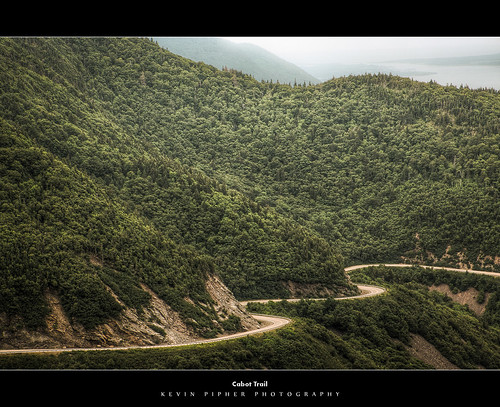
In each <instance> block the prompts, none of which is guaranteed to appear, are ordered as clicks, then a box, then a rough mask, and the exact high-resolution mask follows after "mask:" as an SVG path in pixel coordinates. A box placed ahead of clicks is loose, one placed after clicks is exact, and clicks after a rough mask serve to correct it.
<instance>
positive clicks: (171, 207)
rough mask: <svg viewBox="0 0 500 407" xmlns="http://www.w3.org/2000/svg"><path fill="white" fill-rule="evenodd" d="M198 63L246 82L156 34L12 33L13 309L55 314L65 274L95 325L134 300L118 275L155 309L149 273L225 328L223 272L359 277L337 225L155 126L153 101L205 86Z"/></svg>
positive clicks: (240, 285) (258, 284) (0, 305)
mask: <svg viewBox="0 0 500 407" xmlns="http://www.w3.org/2000/svg"><path fill="white" fill-rule="evenodd" d="M118 55H119V56H118ZM103 63H104V65H102V64H103ZM108 63H111V64H112V65H113V67H110V66H108ZM193 69H194V70H193ZM198 69H199V70H200V72H202V73H201V75H203V76H204V78H205V79H207V80H208V81H211V80H212V77H213V80H214V84H215V83H218V81H220V83H219V85H220V86H222V87H224V86H227V84H228V83H231V78H227V77H226V76H225V75H226V74H219V73H217V74H216V72H217V71H216V70H214V69H212V68H210V67H207V66H201V65H196V64H194V65H193V64H192V63H190V62H189V61H187V60H185V59H183V58H179V57H177V56H174V55H172V54H170V53H168V52H166V51H163V50H161V49H160V48H159V47H157V46H154V45H153V44H152V43H150V42H149V41H147V40H143V39H127V40H119V39H102V40H99V39H78V38H74V39H62V38H53V39H41V38H26V39H23V38H17V39H10V38H3V39H2V40H1V41H0V91H1V92H0V94H1V97H0V111H1V114H0V129H1V132H0V185H1V188H0V198H1V201H0V202H1V207H0V216H1V225H2V229H1V236H0V237H1V239H0V244H1V253H2V256H1V258H0V262H1V263H0V264H1V274H0V312H5V313H6V314H7V316H8V317H9V318H10V317H14V316H16V315H19V316H22V317H23V319H24V321H25V323H26V324H28V325H29V326H30V327H38V326H44V324H45V321H44V317H45V316H46V315H47V312H48V308H47V307H46V305H45V299H44V296H45V293H46V292H48V291H49V290H53V291H54V292H55V293H56V294H58V295H59V296H60V298H61V301H62V304H63V307H64V310H65V311H66V313H67V315H68V316H69V317H70V318H72V319H73V320H74V321H76V322H79V323H81V324H83V325H84V326H85V327H87V328H91V327H94V326H95V325H97V324H100V323H102V322H105V321H106V319H107V318H110V317H115V316H116V315H117V314H118V313H119V312H120V310H121V306H120V305H119V304H118V302H117V301H116V300H115V299H114V298H113V296H112V294H111V293H110V291H109V289H111V290H112V291H113V293H114V294H115V295H116V296H117V297H118V300H119V301H121V302H122V303H123V304H124V305H125V306H128V307H132V308H135V309H137V311H138V312H141V310H142V309H143V307H144V306H146V305H147V304H148V303H149V294H147V293H146V292H145V291H144V290H143V289H142V287H141V284H144V285H146V286H147V287H149V288H151V289H152V290H153V291H154V292H155V293H157V294H158V295H159V296H160V298H162V299H164V300H165V301H166V302H167V303H168V304H169V305H171V306H172V307H173V308H174V309H175V310H177V311H179V312H180V313H181V316H183V317H184V319H185V321H186V322H187V323H188V324H191V325H192V326H194V327H195V328H196V329H197V330H198V331H199V332H200V333H201V334H202V335H204V336H208V337H210V336H214V335H215V334H217V333H218V332H220V328H219V327H218V325H217V323H214V322H213V321H214V320H217V315H216V313H215V311H214V310H213V309H212V308H211V305H210V304H211V303H212V300H211V298H210V296H209V295H208V293H207V291H206V289H205V281H206V278H207V275H208V274H219V275H220V276H221V277H222V278H223V280H224V281H225V282H226V284H227V285H228V286H229V287H230V288H231V289H233V290H234V292H235V293H236V294H237V295H238V296H239V297H260V296H273V295H275V294H276V293H279V295H284V296H287V295H289V293H288V291H287V290H286V289H285V288H284V286H283V282H285V281H296V282H300V283H302V282H305V283H319V284H320V285H323V286H325V287H328V288H330V289H332V290H336V289H338V288H339V287H347V286H348V283H347V282H346V280H345V277H344V275H343V272H342V260H341V257H340V256H339V255H338V254H337V253H336V252H335V251H334V250H333V249H332V247H331V246H330V245H329V244H328V243H327V242H326V241H325V240H324V239H322V238H320V237H318V236H317V235H315V234H314V233H312V232H310V231H308V230H306V229H304V228H303V227H300V226H297V225H296V224H294V222H292V221H288V220H286V219H284V218H283V217H281V216H279V215H277V214H276V213H275V212H274V211H272V210H270V209H268V208H265V207H262V206H261V205H259V204H257V203H256V202H254V201H252V200H251V199H249V198H247V197H245V196H243V195H242V194H241V193H238V192H236V191H234V190H230V189H229V188H227V186H226V185H225V184H224V183H222V182H218V181H215V180H214V179H212V178H209V177H207V176H206V175H205V174H203V173H202V172H200V171H198V170H195V169H194V168H190V167H186V166H185V165H182V164H179V162H178V161H176V160H173V159H172V158H171V157H173V156H174V155H173V154H170V153H169V152H168V151H165V150H162V149H159V148H158V145H157V144H158V143H153V142H152V141H151V140H150V139H149V138H148V137H147V136H146V135H145V134H144V132H145V131H146V132H147V129H146V128H145V127H143V125H146V126H147V127H149V124H147V123H146V122H144V120H143V119H141V118H140V115H141V114H142V113H140V112H141V111H142V109H146V110H148V109H150V108H151V106H150V105H149V104H150V103H154V104H157V103H159V105H160V106H161V105H163V104H167V105H168V104H170V102H169V101H168V100H169V99H170V97H171V93H172V92H173V93H175V95H176V98H180V99H179V100H182V99H183V98H186V99H190V98H191V96H192V95H191V90H190V86H191V80H192V79H193V78H194V77H193V75H194V72H195V71H196V72H197V70H198ZM153 72H155V75H153ZM156 73H158V75H159V76H157V75H156ZM186 76H187V77H186ZM175 78H177V79H175ZM199 79H200V80H201V77H200V78H199ZM247 80H248V84H249V85H250V86H251V87H254V86H259V85H258V84H256V83H255V81H253V80H251V79H250V78H246V79H245V80H244V81H247ZM174 84H175V85H174ZM151 85H154V86H153V88H154V89H155V92H154V93H151V91H150V90H148V89H150V86H151ZM143 113H144V114H145V113H146V111H143ZM138 115H139V116H138ZM172 119H173V117H168V116H164V118H163V119H162V120H160V121H164V120H172ZM175 120H177V118H176V119H175ZM235 120H236V118H235ZM189 122H190V120H187V121H186V124H187V125H188V123H189ZM165 129H166V128H165ZM151 130H153V129H151ZM157 136H158V137H160V138H165V137H166V134H165V132H164V131H163V130H162V131H160V132H159V133H158V134H157ZM186 299H189V300H191V301H192V302H191V301H187V300H186ZM225 324H226V325H227V327H228V329H230V330H233V329H236V328H237V327H238V324H237V323H236V321H234V320H233V319H229V320H228V321H226V322H225Z"/></svg>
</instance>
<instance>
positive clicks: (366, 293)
mask: <svg viewBox="0 0 500 407" xmlns="http://www.w3.org/2000/svg"><path fill="white" fill-rule="evenodd" d="M373 266H387V267H412V265H411V264H362V265H356V266H350V267H346V268H345V271H346V272H349V271H352V270H357V269H361V268H367V267H373ZM420 267H425V268H431V269H436V270H438V269H442V270H451V271H458V272H463V273H465V272H469V273H477V274H484V275H489V276H493V277H500V273H494V272H489V271H479V270H469V269H456V268H451V267H433V266H420ZM358 288H359V289H360V290H361V294H360V295H356V296H352V297H339V298H336V300H354V299H359V298H365V297H372V296H374V295H379V294H382V293H383V292H384V291H385V289H384V288H382V287H377V286H373V285H358ZM281 300H282V299H274V300H273V299H271V300H252V301H242V304H243V305H246V304H248V303H249V302H261V303H265V302H268V301H281ZM300 300H301V299H300V298H294V299H287V301H300ZM315 300H324V298H315ZM252 316H253V317H254V318H255V319H257V320H258V321H259V322H260V323H261V325H262V326H261V327H260V328H258V329H254V330H251V331H246V332H238V333H235V334H231V335H225V336H221V337H218V338H213V339H201V340H196V341H192V342H188V343H182V344H170V345H168V344H163V345H150V346H127V347H118V346H117V347H113V348H102V347H101V348H59V349H6V350H0V354H6V353H42V352H43V353H60V352H70V351H90V350H93V351H96V350H129V349H154V348H173V347H179V346H188V345H196V344H203V343H211V342H219V341H227V340H230V339H235V338H241V337H243V336H248V335H256V334H259V333H262V332H266V331H271V330H275V329H278V328H281V327H283V326H285V325H287V324H289V323H290V322H291V320H290V319H288V318H284V317H278V316H273V315H260V314H252Z"/></svg>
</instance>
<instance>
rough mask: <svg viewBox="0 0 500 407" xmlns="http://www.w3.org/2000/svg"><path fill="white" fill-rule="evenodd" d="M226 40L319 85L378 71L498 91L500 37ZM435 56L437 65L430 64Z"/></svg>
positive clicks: (254, 38) (499, 82) (270, 38)
mask: <svg viewBox="0 0 500 407" xmlns="http://www.w3.org/2000/svg"><path fill="white" fill-rule="evenodd" d="M224 38H226V39H228V40H230V41H233V42H239V43H242V42H248V43H253V44H255V45H258V46H260V47H262V48H264V49H266V50H268V51H270V52H272V53H274V54H275V55H277V56H279V57H281V58H283V59H285V60H287V61H289V62H292V63H294V64H295V65H297V66H299V67H300V68H302V69H304V70H305V71H307V72H309V73H310V74H311V75H313V76H315V77H316V78H318V79H319V80H321V81H325V80H329V79H331V78H332V77H339V76H346V75H350V74H353V75H360V74H364V73H379V72H380V73H392V74H393V75H399V76H403V77H411V78H413V79H414V80H417V81H422V82H429V81H430V80H433V81H435V82H437V83H439V84H441V85H454V86H457V87H459V86H461V85H463V86H468V87H469V88H473V89H475V88H494V89H496V90H500V37H224ZM492 54H498V58H496V59H494V60H488V61H487V62H486V63H485V62H484V60H482V59H481V58H478V59H477V61H476V62H477V63H476V62H475V59H470V60H468V61H467V63H466V64H464V63H463V61H458V60H456V58H458V57H479V56H483V55H487V56H490V55H492ZM436 58H439V59H440V63H439V64H437V63H435V60H434V61H433V60H432V59H436ZM446 58H451V59H450V60H449V61H446V60H444V59H446ZM453 58H455V60H454V59H453Z"/></svg>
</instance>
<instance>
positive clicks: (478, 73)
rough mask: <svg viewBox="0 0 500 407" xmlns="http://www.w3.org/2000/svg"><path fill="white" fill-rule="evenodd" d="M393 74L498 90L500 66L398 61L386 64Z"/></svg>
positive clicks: (458, 85) (424, 80) (427, 80)
mask: <svg viewBox="0 0 500 407" xmlns="http://www.w3.org/2000/svg"><path fill="white" fill-rule="evenodd" d="M385 68H386V69H387V70H389V71H392V72H393V74H395V75H399V76H404V77H408V78H413V79H414V80H416V81H421V82H429V81H430V80H433V81H435V82H437V83H439V84H440V85H453V86H457V87H460V86H461V85H463V86H468V87H469V88H471V89H477V88H493V89H496V90H500V66H494V65H493V66H490V65H453V66H451V65H423V64H408V63H398V64H393V65H387V66H386V67H385Z"/></svg>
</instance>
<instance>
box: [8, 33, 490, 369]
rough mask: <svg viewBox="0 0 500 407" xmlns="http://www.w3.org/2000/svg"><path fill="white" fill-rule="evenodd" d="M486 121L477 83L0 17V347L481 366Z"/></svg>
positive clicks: (274, 364) (486, 290) (64, 363)
mask: <svg viewBox="0 0 500 407" xmlns="http://www.w3.org/2000/svg"><path fill="white" fill-rule="evenodd" d="M499 137H500V96H499V93H498V91H495V90H493V89H469V88H466V87H455V86H443V85H439V84H437V83H435V82H432V81H430V82H428V83H427V82H419V81H416V80H412V79H408V78H402V77H399V76H395V75H386V74H365V75H356V76H349V77H342V78H334V79H331V80H328V81H325V82H321V83H318V84H309V85H307V84H305V83H303V84H302V83H301V84H299V83H295V84H293V85H292V84H281V83H277V82H272V81H266V80H262V81H259V80H256V79H255V78H253V77H251V76H249V75H245V74H243V73H242V72H240V71H236V70H233V69H218V68H216V67H214V66H211V65H207V64H204V63H202V62H197V61H192V60H189V59H187V58H184V57H181V56H179V55H177V54H174V53H172V52H170V51H168V50H166V49H164V48H162V47H161V46H160V45H159V44H158V43H157V42H155V41H154V40H151V39H148V38H105V37H104V38H78V37H75V38H57V37H55V38H37V37H27V38H0V222H1V223H0V226H1V228H0V250H1V254H2V255H1V256H0V351H1V352H2V355H3V356H2V358H0V359H2V360H1V363H2V366H4V367H5V368H16V369H17V368H21V369H22V368H34V369H36V368H40V367H43V368H47V367H48V368H56V369H59V368H62V369H65V368H68V367H69V368H75V367H76V368H89V367H90V368H125V369H128V368H133V369H137V368H153V369H156V368H160V369H170V368H172V369H205V368H206V369H212V368H213V369H217V368H221V369H238V368H243V369H247V368H248V369H288V368H291V369H296V368H300V369H302V368H311V369H316V368H319V369H428V368H431V367H432V366H431V365H429V364H428V363H427V362H425V361H423V360H420V359H419V358H417V357H414V356H411V353H410V351H409V350H408V348H411V344H412V343H415V344H418V345H419V346H422V347H423V346H427V344H430V345H428V348H429V349H430V346H432V347H434V349H435V350H436V352H439V353H440V354H441V355H442V356H443V358H445V359H446V360H448V361H449V362H450V363H451V364H453V366H457V367H459V368H460V369H480V368H485V369H496V368H498V366H499V361H498V358H499V357H500V349H499V348H498V338H499V336H498V329H499V327H500V308H499V306H498V304H499V300H498V299H499V298H500V294H498V287H497V279H496V278H494V277H497V276H498V275H500V273H499V271H500V263H499V259H500V257H499V256H500V253H499V242H500V227H499V225H500V199H499V198H500V195H499V191H500V148H499V146H500V143H499V141H500V138H499ZM402 263H412V264H414V265H416V266H420V267H419V268H416V267H412V266H410V265H409V264H406V265H404V267H402ZM366 265H373V266H370V267H367V266H366ZM379 265H385V266H381V267H378V266H379ZM428 267H432V268H433V270H432V271H431V270H430V269H428ZM456 269H462V271H464V270H467V272H462V273H457V272H455V271H456ZM451 270H453V271H451ZM369 287H381V288H380V289H378V291H371V292H365V291H366V290H371V288H369ZM428 287H433V289H432V290H429V289H428ZM382 289H383V290H385V291H384V295H378V294H380V293H381V292H382V291H380V290H382ZM447 293H450V296H449V297H448V296H447V295H446V294H447ZM462 293H467V294H464V295H462V297H461V298H465V297H466V298H467V301H469V300H470V298H471V297H472V294H471V293H474V295H476V296H477V298H479V300H478V301H481V303H480V307H481V310H482V311H481V313H478V314H476V313H474V312H473V311H471V310H470V309H468V308H467V307H468V305H467V301H465V302H464V303H463V304H462V303H458V302H454V301H453V299H458V296H459V294H460V295H461V294H462ZM360 295H361V296H364V297H365V298H364V299H363V300H358V299H357V298H358V296H360ZM320 298H326V299H325V300H324V301H314V299H320ZM333 298H337V299H348V298H351V299H355V300H353V301H336V300H333ZM273 299H280V301H271V302H269V301H270V300H273ZM282 300H287V301H282ZM469 302H470V301H469ZM416 310H418V311H416ZM256 314H261V315H260V316H259V315H256ZM262 315H272V317H269V316H268V317H265V316H262ZM269 318H275V319H272V320H270V319H269ZM264 319H266V321H264ZM259 320H260V321H261V322H264V323H263V324H262V325H259ZM437 321H438V322H437ZM278 328H279V329H278ZM261 330H264V331H261ZM235 338H238V340H237V341H232V340H225V339H235ZM212 342H217V343H216V344H215V343H212ZM188 344H192V345H189V346H188ZM200 344H204V345H203V346H199V345H200ZM163 347H165V349H163ZM201 348H203V349H202V351H200V349H201ZM75 349H80V350H86V351H85V352H73V350H75ZM97 349H99V352H94V351H96V350H97ZM111 349H114V350H116V352H115V351H113V352H108V350H111ZM289 349H295V351H294V352H292V354H288V353H287V352H286V351H288V350H289ZM26 350H28V351H29V352H31V351H34V350H36V351H37V352H40V353H39V354H37V355H36V357H32V356H33V355H30V354H26V355H23V354H21V352H23V351H26ZM70 350H71V352H70ZM9 352H13V354H9ZM16 352H18V354H16ZM54 352H56V353H54ZM136 354H139V355H140V357H138V358H137V359H134V358H135V355H136ZM417 354H418V352H417Z"/></svg>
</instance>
